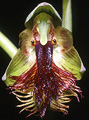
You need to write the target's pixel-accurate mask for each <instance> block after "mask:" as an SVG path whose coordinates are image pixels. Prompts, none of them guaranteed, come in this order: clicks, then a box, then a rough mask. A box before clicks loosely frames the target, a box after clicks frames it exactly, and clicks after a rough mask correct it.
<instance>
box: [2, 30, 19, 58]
mask: <svg viewBox="0 0 89 120" xmlns="http://www.w3.org/2000/svg"><path fill="white" fill-rule="evenodd" d="M0 47H1V48H2V49H3V50H4V51H5V52H6V53H7V54H8V55H9V56H10V57H11V58H13V56H14V55H15V53H16V52H17V48H16V47H15V45H14V44H13V43H12V42H11V41H10V40H9V39H8V38H7V37H6V36H5V35H4V34H3V33H2V32H0Z"/></svg>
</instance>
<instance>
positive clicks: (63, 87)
mask: <svg viewBox="0 0 89 120" xmlns="http://www.w3.org/2000/svg"><path fill="white" fill-rule="evenodd" d="M35 50H36V63H35V64H34V65H33V67H32V68H31V69H30V70H29V71H27V72H26V73H23V74H21V75H20V76H11V78H12V79H14V80H16V82H15V83H14V85H13V86H12V87H11V88H12V89H15V90H16V89H18V90H20V91H22V92H23V93H28V92H33V97H34V98H35V101H34V102H36V103H35V106H36V107H37V108H39V111H40V116H41V117H43V116H44V115H45V112H46V109H47V105H48V104H50V105H52V100H53V99H54V100H55V101H56V102H58V100H59V99H60V96H63V92H66V91H69V92H70V96H71V94H72V93H75V92H79V93H80V94H81V90H80V88H79V87H78V86H76V80H77V79H76V78H75V77H74V75H73V74H72V73H71V72H68V71H67V70H66V69H65V70H62V69H61V68H59V67H57V66H56V65H55V63H54V62H53V59H52V56H53V44H52V43H51V41H48V42H47V44H46V45H44V46H42V45H41V44H40V42H37V43H36V45H35ZM66 94H67V93H66ZM72 96H73V95H72ZM74 96H76V97H77V99H78V96H77V94H76V95H74ZM78 100H79V99H78ZM50 107H51V106H50ZM65 108H66V107H65ZM65 108H64V109H65ZM59 110H60V107H59ZM60 111H62V110H60ZM65 111H66V110H65ZM62 112H64V110H63V111H62ZM66 113H67V111H66Z"/></svg>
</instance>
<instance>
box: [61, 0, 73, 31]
mask: <svg viewBox="0 0 89 120" xmlns="http://www.w3.org/2000/svg"><path fill="white" fill-rule="evenodd" d="M62 17H63V21H62V27H65V28H67V29H68V30H70V31H71V32H72V10H71V0H63V15H62Z"/></svg>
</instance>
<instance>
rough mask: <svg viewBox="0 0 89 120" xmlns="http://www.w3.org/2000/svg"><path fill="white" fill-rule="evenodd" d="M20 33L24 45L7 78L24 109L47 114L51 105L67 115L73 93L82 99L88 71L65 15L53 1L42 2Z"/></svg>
mask: <svg viewBox="0 0 89 120" xmlns="http://www.w3.org/2000/svg"><path fill="white" fill-rule="evenodd" d="M25 27H26V29H25V30H24V31H22V32H21V33H20V35H19V39H20V42H19V44H20V48H19V49H18V51H17V53H16V55H15V56H14V57H13V59H12V60H11V62H10V64H9V66H8V68H7V70H6V73H5V75H4V76H3V80H4V82H5V83H6V85H7V86H8V88H9V89H11V91H12V93H13V94H14V95H15V96H16V98H17V99H18V100H19V101H20V102H21V105H17V107H22V109H21V111H20V112H22V111H24V110H26V111H29V112H30V113H29V115H28V116H30V115H32V114H36V113H37V112H38V114H39V115H40V116H41V118H42V117H43V116H44V115H45V112H46V109H47V106H48V105H49V106H50V108H51V109H53V110H57V111H60V112H63V113H64V114H67V113H68V111H67V109H68V108H69V106H68V105H65V103H68V102H70V101H71V98H70V97H71V96H75V97H76V98H77V99H78V101H79V97H78V94H77V93H79V94H81V96H82V91H81V89H80V87H78V86H77V81H78V80H80V79H81V77H82V73H83V72H84V71H85V68H84V66H83V63H82V61H81V59H80V57H79V54H78V52H77V51H76V49H75V48H74V46H73V38H72V33H71V32H70V31H69V30H67V29H65V28H63V27H61V18H60V16H59V14H58V13H57V11H56V10H55V9H54V7H53V6H52V5H50V4H49V3H46V2H44V3H41V4H39V5H38V6H37V7H36V8H35V9H34V10H33V11H32V12H31V13H30V14H29V15H28V17H27V18H26V21H25Z"/></svg>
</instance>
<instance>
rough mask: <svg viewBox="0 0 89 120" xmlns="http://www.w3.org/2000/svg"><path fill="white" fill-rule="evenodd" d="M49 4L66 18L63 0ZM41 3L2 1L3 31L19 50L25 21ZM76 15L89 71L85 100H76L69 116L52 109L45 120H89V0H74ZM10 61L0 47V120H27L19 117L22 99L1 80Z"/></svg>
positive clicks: (84, 86)
mask: <svg viewBox="0 0 89 120" xmlns="http://www.w3.org/2000/svg"><path fill="white" fill-rule="evenodd" d="M46 1H47V2H49V3H51V4H52V5H53V6H54V7H55V8H56V10H57V11H58V12H59V14H60V15H61V16H62V0H46ZM40 2H43V0H32V1H31V0H18V1H16V0H12V1H11V0H10V1H9V0H6V1H5V0H0V30H1V31H2V32H3V33H4V34H5V35H6V36H7V37H8V38H9V39H10V40H11V41H12V42H13V43H14V44H15V45H16V46H17V47H18V42H19V38H18V35H19V33H20V32H21V31H22V30H24V29H25V27H24V21H25V18H26V17H27V15H28V14H29V13H30V12H31V11H32V10H33V9H34V8H35V7H36V6H37V5H38V4H39V3H40ZM72 13H73V38H74V46H75V48H76V49H77V51H78V52H79V54H80V56H81V59H82V61H83V63H84V65H85V67H86V69H87V71H86V72H85V73H84V75H83V78H82V80H81V81H79V86H80V87H81V89H82V91H83V96H84V98H83V99H81V98H80V103H78V102H77V100H76V98H73V100H72V101H71V102H70V109H69V114H68V115H67V116H65V115H63V114H62V113H59V112H53V111H49V110H48V111H47V115H46V117H45V120H89V73H88V72H89V42H88V41H89V1H88V0H86V1H83V0H72ZM9 62H10V58H9V56H8V55H7V54H6V53H5V52H4V51H3V50H2V49H1V48H0V120H26V119H25V116H26V115H27V112H23V113H21V114H20V115H19V111H20V108H16V107H15V106H16V105H17V104H19V102H18V100H16V98H15V96H14V95H12V94H9V91H8V90H7V89H6V85H5V84H4V82H3V81H2V80H1V77H2V75H3V74H4V71H5V69H6V67H7V65H8V64H9ZM27 120H40V117H35V116H31V117H29V118H27Z"/></svg>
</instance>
